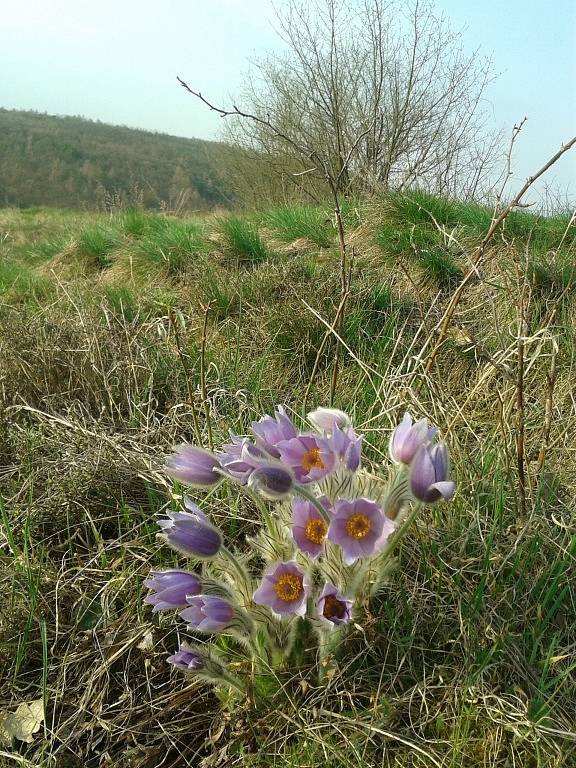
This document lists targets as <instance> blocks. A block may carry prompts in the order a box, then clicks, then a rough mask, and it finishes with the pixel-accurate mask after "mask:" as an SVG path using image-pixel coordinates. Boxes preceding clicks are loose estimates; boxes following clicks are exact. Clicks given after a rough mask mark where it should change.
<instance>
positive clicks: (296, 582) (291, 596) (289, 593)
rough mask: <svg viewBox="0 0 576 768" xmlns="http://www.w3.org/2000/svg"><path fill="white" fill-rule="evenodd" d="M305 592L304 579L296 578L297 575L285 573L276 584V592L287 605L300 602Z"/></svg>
mask: <svg viewBox="0 0 576 768" xmlns="http://www.w3.org/2000/svg"><path fill="white" fill-rule="evenodd" d="M303 591H304V587H303V586H302V577H300V576H296V574H295V573H283V574H282V575H281V576H280V578H279V579H278V581H277V582H276V584H274V592H276V594H277V595H278V597H279V598H280V600H282V601H283V602H285V603H291V602H292V601H293V600H298V598H299V597H301V596H302V592H303Z"/></svg>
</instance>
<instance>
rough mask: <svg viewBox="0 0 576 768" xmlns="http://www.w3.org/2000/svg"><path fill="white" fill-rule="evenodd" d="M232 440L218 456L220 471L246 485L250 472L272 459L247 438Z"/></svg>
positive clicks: (234, 437) (234, 438)
mask: <svg viewBox="0 0 576 768" xmlns="http://www.w3.org/2000/svg"><path fill="white" fill-rule="evenodd" d="M232 439H233V440H234V442H233V443H230V444H228V445H225V446H223V451H222V452H221V453H220V454H219V459H220V462H221V464H222V471H223V473H225V474H226V475H228V476H229V477H231V478H232V479H233V480H237V481H238V482H239V483H240V484H241V485H246V484H247V483H248V481H249V480H250V475H251V474H252V472H253V471H254V470H255V469H257V468H258V467H260V466H262V465H263V464H266V463H269V462H270V461H271V460H272V457H271V456H270V454H269V453H267V452H266V451H265V450H264V449H263V448H260V447H258V446H257V445H255V444H254V443H253V442H252V441H251V440H249V439H248V438H247V437H236V436H233V437H232Z"/></svg>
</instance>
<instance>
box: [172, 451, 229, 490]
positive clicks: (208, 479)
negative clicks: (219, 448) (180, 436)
mask: <svg viewBox="0 0 576 768" xmlns="http://www.w3.org/2000/svg"><path fill="white" fill-rule="evenodd" d="M217 469H220V462H219V461H218V459H217V458H216V456H214V454H212V453H210V452H209V451H206V450H204V448H198V447H197V446H195V445H189V444H187V443H183V444H182V445H179V446H177V448H176V451H175V453H172V454H170V456H168V457H167V459H166V466H165V471H166V474H167V475H169V476H170V477H172V478H174V479H175V480H180V481H181V482H183V483H186V484H188V485H194V486H198V487H201V488H209V487H211V486H214V485H217V484H218V483H219V482H220V481H221V479H222V476H221V475H220V474H218V472H216V471H215V470H217Z"/></svg>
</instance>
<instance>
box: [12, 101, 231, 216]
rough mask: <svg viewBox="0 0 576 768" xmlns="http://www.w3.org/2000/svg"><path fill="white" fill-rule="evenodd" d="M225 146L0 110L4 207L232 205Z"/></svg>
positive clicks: (87, 122) (196, 206) (68, 118)
mask: <svg viewBox="0 0 576 768" xmlns="http://www.w3.org/2000/svg"><path fill="white" fill-rule="evenodd" d="M229 151H230V150H229V149H228V148H227V147H226V145H224V144H219V143H217V142H210V141H202V140H200V139H184V138H178V137H176V136H168V135H166V134H159V133H151V132H148V131H141V130H136V129H133V128H124V127H119V126H112V125H106V124H104V123H100V122H93V121H90V120H84V119H82V118H79V117H54V116H51V115H46V114H40V113H37V112H18V111H10V110H5V109H0V206H16V207H23V208H26V207H30V206H37V205H50V206H54V207H60V208H102V207H105V206H106V204H107V203H108V204H109V203H110V201H111V200H112V199H113V198H116V200H117V201H118V199H121V200H123V201H124V202H127V203H133V202H137V201H138V202H141V203H143V204H144V205H145V206H146V207H149V208H160V207H161V206H162V204H163V203H164V204H166V205H168V206H169V207H171V208H173V207H175V206H177V205H179V204H180V205H181V204H182V203H183V204H184V207H186V208H187V209H206V208H213V207H216V206H229V205H230V204H231V202H232V200H231V193H230V190H229V189H228V188H227V185H226V184H225V183H224V182H223V180H222V178H223V175H224V174H223V169H224V167H225V164H226V157H227V153H228V152H229Z"/></svg>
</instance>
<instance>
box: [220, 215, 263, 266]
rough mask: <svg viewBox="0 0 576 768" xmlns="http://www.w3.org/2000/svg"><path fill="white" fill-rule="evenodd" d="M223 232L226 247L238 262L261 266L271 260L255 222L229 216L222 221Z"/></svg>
mask: <svg viewBox="0 0 576 768" xmlns="http://www.w3.org/2000/svg"><path fill="white" fill-rule="evenodd" d="M221 231H222V235H223V237H224V243H225V245H226V247H227V248H228V249H229V251H230V252H231V254H232V256H233V257H234V258H235V259H237V261H238V262H240V263H246V264H259V263H261V262H263V261H266V260H267V259H269V258H270V253H269V251H268V249H267V248H266V246H265V244H264V243H263V241H262V238H261V237H260V234H259V232H258V227H257V225H256V223H255V222H254V221H252V220H250V219H248V218H241V217H240V216H229V217H227V218H226V219H224V220H223V221H222V223H221Z"/></svg>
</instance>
